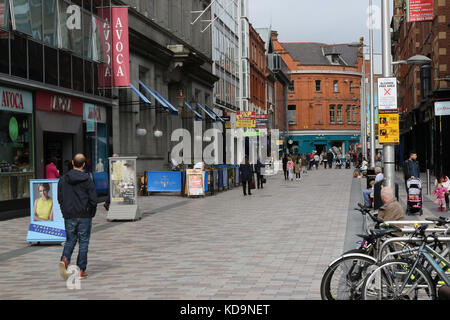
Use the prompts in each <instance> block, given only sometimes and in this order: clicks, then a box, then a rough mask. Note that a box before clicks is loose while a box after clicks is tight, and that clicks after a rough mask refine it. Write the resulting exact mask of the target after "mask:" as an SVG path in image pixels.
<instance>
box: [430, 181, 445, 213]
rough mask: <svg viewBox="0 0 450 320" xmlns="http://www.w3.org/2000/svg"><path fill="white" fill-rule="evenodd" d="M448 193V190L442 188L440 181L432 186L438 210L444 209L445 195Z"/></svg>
mask: <svg viewBox="0 0 450 320" xmlns="http://www.w3.org/2000/svg"><path fill="white" fill-rule="evenodd" d="M446 194H447V195H448V190H447V189H446V188H444V186H443V185H442V183H438V184H437V185H436V187H435V188H434V191H433V195H435V196H436V200H435V201H434V203H435V204H437V205H438V206H439V208H438V211H445V210H446V209H445V195H446Z"/></svg>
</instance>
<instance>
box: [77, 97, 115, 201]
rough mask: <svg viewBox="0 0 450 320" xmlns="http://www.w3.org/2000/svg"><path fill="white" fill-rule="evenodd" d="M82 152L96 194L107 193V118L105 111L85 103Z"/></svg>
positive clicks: (103, 108) (102, 108) (100, 107)
mask: <svg viewBox="0 0 450 320" xmlns="http://www.w3.org/2000/svg"><path fill="white" fill-rule="evenodd" d="M83 109H84V112H83V128H84V129H83V131H84V152H85V154H86V158H87V163H88V166H89V168H88V169H89V170H90V171H91V172H92V174H93V177H94V183H95V188H96V190H97V193H99V194H106V193H108V160H107V159H108V155H109V143H108V131H109V130H108V121H107V120H108V117H107V109H106V108H105V107H102V106H98V105H94V104H90V103H85V104H84V106H83Z"/></svg>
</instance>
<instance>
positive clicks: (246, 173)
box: [239, 156, 253, 196]
mask: <svg viewBox="0 0 450 320" xmlns="http://www.w3.org/2000/svg"><path fill="white" fill-rule="evenodd" d="M239 176H240V177H241V181H242V188H243V190H244V196H246V195H247V190H248V195H250V196H251V195H252V192H251V189H250V183H251V182H252V178H253V170H252V167H251V166H250V164H249V163H248V157H247V156H245V159H244V162H243V163H242V164H241V165H240V166H239Z"/></svg>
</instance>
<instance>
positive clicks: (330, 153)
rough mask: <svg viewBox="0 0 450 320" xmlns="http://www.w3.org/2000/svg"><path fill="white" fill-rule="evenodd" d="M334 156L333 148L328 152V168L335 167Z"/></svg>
mask: <svg viewBox="0 0 450 320" xmlns="http://www.w3.org/2000/svg"><path fill="white" fill-rule="evenodd" d="M333 158H334V156H333V152H331V149H330V150H328V152H327V160H328V168H330V169H331V168H332V167H333Z"/></svg>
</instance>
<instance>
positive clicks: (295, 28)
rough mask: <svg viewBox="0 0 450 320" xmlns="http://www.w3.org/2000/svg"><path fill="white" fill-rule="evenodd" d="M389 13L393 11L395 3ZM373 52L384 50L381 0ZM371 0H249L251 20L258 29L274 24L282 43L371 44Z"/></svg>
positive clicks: (374, 0)
mask: <svg viewBox="0 0 450 320" xmlns="http://www.w3.org/2000/svg"><path fill="white" fill-rule="evenodd" d="M392 3H393V1H392V2H391V8H390V12H392V5H393V4H392ZM373 5H374V6H376V7H378V8H379V14H378V16H377V17H378V18H377V20H378V21H377V24H378V28H376V29H375V30H374V52H375V53H381V0H373ZM368 7H369V0H278V1H274V0H249V11H250V12H249V18H250V23H251V24H252V25H253V27H255V28H264V27H269V26H270V25H272V30H276V31H278V39H279V41H281V42H323V43H327V44H337V43H350V42H359V38H360V37H361V36H363V37H364V42H365V43H366V44H369V29H368V23H367V21H368V19H369V15H368Z"/></svg>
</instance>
